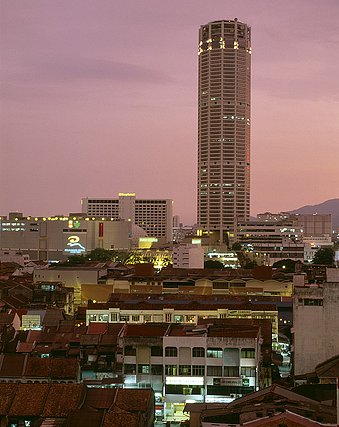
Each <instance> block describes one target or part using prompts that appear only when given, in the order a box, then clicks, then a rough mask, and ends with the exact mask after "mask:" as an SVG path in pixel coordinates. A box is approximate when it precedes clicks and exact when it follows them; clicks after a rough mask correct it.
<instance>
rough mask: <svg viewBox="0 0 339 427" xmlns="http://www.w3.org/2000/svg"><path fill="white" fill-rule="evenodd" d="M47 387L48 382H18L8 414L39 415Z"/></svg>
mask: <svg viewBox="0 0 339 427" xmlns="http://www.w3.org/2000/svg"><path fill="white" fill-rule="evenodd" d="M48 389H49V385H48V384H18V388H17V390H16V394H15V397H14V401H13V403H12V405H11V408H10V410H9V413H8V415H9V416H28V417H34V416H35V417H37V416H39V415H40V414H41V412H42V410H43V407H44V403H45V399H46V395H47V392H48Z"/></svg>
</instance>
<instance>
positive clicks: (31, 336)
mask: <svg viewBox="0 0 339 427" xmlns="http://www.w3.org/2000/svg"><path fill="white" fill-rule="evenodd" d="M41 333H42V332H41V331H29V332H28V335H27V340H26V342H35V341H39V337H40V335H41Z"/></svg>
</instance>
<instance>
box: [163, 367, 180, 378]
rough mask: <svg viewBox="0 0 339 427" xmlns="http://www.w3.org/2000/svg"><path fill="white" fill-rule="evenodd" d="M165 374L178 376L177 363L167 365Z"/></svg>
mask: <svg viewBox="0 0 339 427" xmlns="http://www.w3.org/2000/svg"><path fill="white" fill-rule="evenodd" d="M165 374H166V375H168V376H176V375H177V374H178V367H177V365H166V366H165Z"/></svg>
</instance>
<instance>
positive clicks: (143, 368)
mask: <svg viewBox="0 0 339 427" xmlns="http://www.w3.org/2000/svg"><path fill="white" fill-rule="evenodd" d="M149 373H150V366H149V365H138V374H149Z"/></svg>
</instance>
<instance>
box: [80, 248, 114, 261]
mask: <svg viewBox="0 0 339 427" xmlns="http://www.w3.org/2000/svg"><path fill="white" fill-rule="evenodd" d="M113 255H114V254H113V253H112V251H109V250H107V249H103V248H96V249H93V250H92V251H91V252H89V253H88V254H87V255H86V258H87V259H88V260H89V261H101V262H106V261H111V260H112V258H113Z"/></svg>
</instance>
